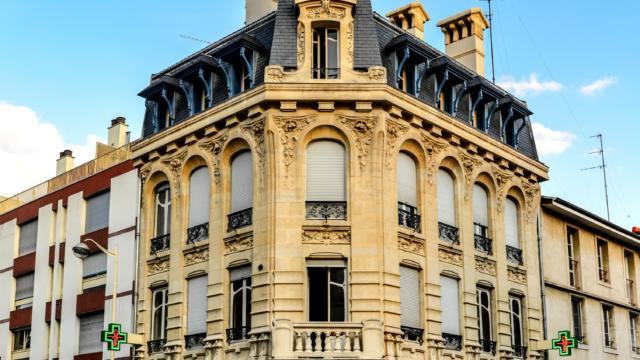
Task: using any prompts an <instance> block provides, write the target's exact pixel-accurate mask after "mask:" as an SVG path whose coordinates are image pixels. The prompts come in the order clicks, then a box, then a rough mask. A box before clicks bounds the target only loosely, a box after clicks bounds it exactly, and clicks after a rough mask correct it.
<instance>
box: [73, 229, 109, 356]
mask: <svg viewBox="0 0 640 360" xmlns="http://www.w3.org/2000/svg"><path fill="white" fill-rule="evenodd" d="M87 242H90V243H92V244H93V245H95V246H96V247H97V248H98V249H99V250H100V251H102V252H103V253H105V254H107V255H108V256H113V295H112V296H111V323H112V324H114V323H115V322H116V296H117V293H118V248H117V247H116V248H115V249H114V250H113V252H111V251H109V250H107V249H105V248H104V247H102V246H100V244H98V243H97V242H95V240H93V239H85V240H84V241H83V242H80V243H78V244H77V245H76V246H74V247H73V249H71V250H72V251H73V255H74V256H75V257H77V258H78V259H80V260H84V259H86V258H87V257H88V256H89V253H90V251H89V246H88V245H87V244H86V243H87ZM114 356H115V355H114V352H113V351H111V359H112V360H113V359H114Z"/></svg>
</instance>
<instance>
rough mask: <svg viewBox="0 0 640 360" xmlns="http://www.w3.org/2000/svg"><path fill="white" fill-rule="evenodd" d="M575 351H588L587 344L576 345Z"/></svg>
mask: <svg viewBox="0 0 640 360" xmlns="http://www.w3.org/2000/svg"><path fill="white" fill-rule="evenodd" d="M576 349H579V350H586V351H589V344H583V343H578V347H577V348H576Z"/></svg>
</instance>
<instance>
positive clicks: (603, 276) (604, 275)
mask: <svg viewBox="0 0 640 360" xmlns="http://www.w3.org/2000/svg"><path fill="white" fill-rule="evenodd" d="M598 277H599V278H600V281H602V282H609V272H608V271H607V270H604V269H599V270H598Z"/></svg>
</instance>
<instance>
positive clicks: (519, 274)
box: [507, 266, 527, 285]
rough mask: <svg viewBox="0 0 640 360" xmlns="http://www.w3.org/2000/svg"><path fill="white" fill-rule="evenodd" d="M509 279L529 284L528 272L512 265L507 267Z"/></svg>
mask: <svg viewBox="0 0 640 360" xmlns="http://www.w3.org/2000/svg"><path fill="white" fill-rule="evenodd" d="M507 279H509V281H513V282H515V283H518V284H523V285H526V284H527V273H526V272H525V271H524V270H520V269H516V268H513V267H511V266H508V267H507Z"/></svg>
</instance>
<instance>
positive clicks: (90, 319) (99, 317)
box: [78, 313, 104, 354]
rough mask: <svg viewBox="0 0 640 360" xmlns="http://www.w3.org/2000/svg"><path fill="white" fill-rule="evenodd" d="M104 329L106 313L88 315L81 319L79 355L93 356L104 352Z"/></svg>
mask: <svg viewBox="0 0 640 360" xmlns="http://www.w3.org/2000/svg"><path fill="white" fill-rule="evenodd" d="M103 328H104V313H97V314H93V315H86V316H81V317H80V339H81V341H79V346H78V353H80V354H92V353H96V352H100V351H102V342H101V341H100V336H101V332H102V330H103Z"/></svg>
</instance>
